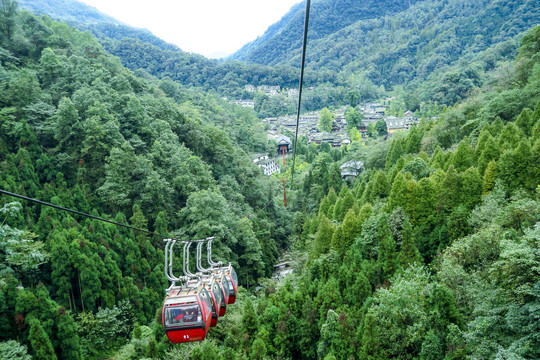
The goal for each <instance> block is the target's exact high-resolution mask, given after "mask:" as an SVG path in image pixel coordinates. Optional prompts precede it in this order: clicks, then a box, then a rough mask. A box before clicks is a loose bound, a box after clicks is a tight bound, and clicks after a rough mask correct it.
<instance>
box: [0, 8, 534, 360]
mask: <svg viewBox="0 0 540 360" xmlns="http://www.w3.org/2000/svg"><path fill="white" fill-rule="evenodd" d="M436 2H437V1H436ZM451 2H452V3H454V2H455V1H451ZM513 35H516V36H515V37H514V36H513V37H512V39H510V40H508V42H507V43H504V42H503V43H501V44H503V45H493V46H491V47H489V49H487V50H485V52H479V53H478V54H477V55H475V56H474V57H472V58H471V59H470V60H471V63H475V62H476V61H480V59H481V57H482V56H484V55H489V54H493V58H492V59H493V62H492V63H491V65H490V66H486V67H483V68H479V69H477V70H478V74H480V78H479V80H478V81H472V82H466V84H465V86H467V89H466V90H463V91H462V92H460V93H459V96H456V97H455V98H454V99H452V101H450V100H449V101H448V102H443V103H444V104H445V106H440V105H441V103H439V102H437V103H436V100H434V99H433V98H430V97H429V96H427V97H425V98H421V100H422V101H423V102H424V104H426V105H425V106H432V107H431V109H432V110H431V112H432V114H430V116H429V117H426V118H424V119H422V121H421V122H420V123H419V124H418V125H415V126H413V127H412V128H411V129H410V130H409V131H407V132H399V133H395V134H393V136H392V137H387V136H384V134H383V136H377V134H373V136H371V137H369V138H366V139H356V140H354V141H353V142H352V144H351V145H349V146H343V147H340V148H332V147H331V146H330V145H329V144H327V143H322V144H321V145H316V144H309V143H308V141H307V138H306V137H303V136H302V137H300V138H299V139H298V141H297V144H296V148H297V159H296V162H295V164H296V166H295V169H294V170H295V171H294V178H293V181H289V183H288V184H289V185H288V189H287V197H288V200H289V206H288V207H284V206H283V193H282V189H283V188H282V185H281V183H280V181H279V180H280V177H277V176H274V177H267V176H264V175H263V174H262V172H261V171H260V169H259V168H258V167H257V166H256V165H254V164H253V162H252V159H251V157H250V155H251V154H252V153H255V152H265V151H268V152H274V151H275V143H273V142H271V141H268V140H267V137H266V134H265V132H264V127H263V126H262V124H261V123H260V121H259V119H258V118H257V114H256V112H255V111H252V110H250V109H245V108H241V107H237V106H235V105H231V104H229V103H227V102H226V101H224V100H222V99H221V97H220V96H218V95H217V94H218V93H219V92H217V91H213V92H206V91H204V89H202V87H200V86H193V84H190V81H188V80H182V79H179V78H173V77H167V76H166V75H164V74H161V75H159V74H151V73H150V72H147V71H140V70H129V69H128V68H126V67H124V65H122V61H124V59H123V58H122V60H121V58H120V57H116V56H119V55H118V54H115V55H116V56H114V55H112V54H110V53H109V52H108V51H107V46H105V45H102V43H103V39H100V40H99V41H98V40H97V39H96V38H95V37H94V36H93V35H92V34H91V33H90V32H81V31H79V30H76V29H75V28H73V27H71V26H69V25H67V24H66V23H62V22H58V21H54V20H52V19H51V18H49V17H48V16H36V15H33V14H32V13H30V12H29V11H26V10H20V9H18V7H17V3H16V2H15V1H12V0H0V189H1V190H5V191H9V192H13V193H17V194H21V195H24V196H28V197H31V198H36V199H39V200H42V201H45V202H49V203H52V204H55V205H58V206H64V207H67V208H70V209H74V210H77V211H80V212H84V213H88V214H91V215H93V216H99V217H103V218H106V219H110V220H112V221H115V222H120V223H123V224H126V225H131V226H134V227H137V228H141V229H145V230H149V231H152V232H156V233H159V234H164V235H168V236H171V237H176V238H184V239H202V238H206V237H209V236H216V235H221V236H220V238H219V239H218V240H216V241H215V242H214V257H215V260H221V261H223V262H225V263H228V262H229V261H230V262H231V263H232V265H233V266H234V268H235V269H236V271H237V273H238V276H239V281H240V285H241V286H240V288H239V292H238V299H237V301H236V303H235V304H233V305H231V306H230V307H229V308H228V309H227V313H226V315H225V316H224V317H222V318H220V319H219V321H218V324H217V326H216V327H215V328H212V329H210V331H209V332H208V335H207V337H206V340H205V341H203V342H200V343H189V344H172V343H170V341H169V340H168V338H167V336H166V335H165V332H164V329H163V325H162V323H161V311H162V310H161V309H162V305H163V299H164V297H165V293H164V290H165V289H166V288H167V287H168V285H169V284H168V282H167V280H166V278H165V276H164V274H163V264H164V246H165V244H164V242H163V241H162V239H161V238H158V237H154V236H150V235H148V234H145V233H141V232H136V231H133V230H129V229H126V228H123V227H118V226H116V225H113V224H109V223H104V222H101V221H98V220H95V219H89V218H86V217H83V216H79V215H76V214H72V213H67V212H63V211H60V210H57V209H53V208H51V207H46V206H43V205H39V204H36V203H32V202H28V201H24V200H18V199H15V198H12V197H9V196H5V195H0V358H1V359H118V360H120V359H193V360H214V359H215V360H220V359H224V360H233V359H324V360H331V359H390V358H396V359H421V360H427V359H448V360H450V359H538V358H540V25H537V26H535V27H531V28H529V29H528V30H527V31H526V32H525V33H520V34H519V37H518V36H517V35H518V33H516V34H513ZM518 39H519V40H518ZM111 41H112V40H111ZM125 41H126V43H130V44H131V43H134V42H133V40H129V41H127V40H125ZM137 41H139V42H140V44H141V46H144V47H149V48H150V47H151V45H149V44H145V43H143V42H142V40H137ZM111 44H112V43H111ZM115 46H116V45H115ZM163 51H164V50H163ZM128 52H129V51H128V49H126V53H128ZM137 54H139V55H140V54H142V53H141V52H139V53H137ZM133 56H135V55H133ZM426 56H428V55H426ZM428 57H429V58H430V56H428ZM203 59H204V58H203ZM465 60H466V58H465V59H464V60H461V61H463V62H465ZM483 61H486V64H487V60H486V58H484V60H483ZM226 64H227V63H224V64H223V65H222V66H228V65H226ZM235 64H236V63H235ZM231 66H232V65H231ZM234 66H237V65H234ZM245 66H246V67H248V65H245ZM249 66H251V65H249ZM257 66H259V65H257ZM340 66H341V65H340ZM452 66H455V69H454V68H452V69H450V70H456V71H460V72H461V73H463V74H468V73H467V71H468V69H467V67H466V66H465V65H462V63H459V62H456V63H455V64H454V65H452ZM267 69H269V71H270V70H271V71H276V73H277V72H278V70H277V69H278V68H270V67H268V68H267ZM446 70H449V69H448V68H446ZM201 71H203V70H201ZM235 71H237V70H235ZM313 71H315V70H313ZM351 71H352V70H351ZM353 72H354V71H353ZM193 73H196V71H194V72H193ZM247 73H249V71H247ZM441 74H442V73H441ZM445 74H446V75H445V76H448V79H449V80H448V81H449V82H448V83H449V84H451V85H449V87H448V88H446V90H441V93H443V94H449V93H450V90H451V89H457V88H459V87H460V86H462V85H463V84H464V83H463V82H461V81H460V80H459V79H458V80H456V77H454V78H452V73H451V71H449V72H447V73H445ZM162 75H163V76H162ZM201 76H203V75H201ZM245 76H247V75H245ZM293 76H296V74H295V73H294V72H293V70H291V78H292V77H293ZM321 76H322V75H321ZM475 76H476V75H474V76H472V77H471V78H475ZM231 77H233V75H231ZM209 78H211V76H210V77H209ZM359 78H360V77H359ZM458 78H459V77H458ZM452 79H453V80H456V81H454V82H452V81H453V80H452ZM423 80H424V79H423V78H416V77H415V78H412V79H407V80H406V81H405V82H404V84H405V85H407V84H413V83H414V82H415V81H416V82H417V84H418V86H419V88H421V89H425V91H426V93H425V94H428V90H429V89H430V82H429V81H431V80H433V79H431V80H429V79H428V80H427V81H426V82H423ZM433 81H435V80H433ZM374 86H375V85H374ZM415 86H416V85H415ZM240 87H243V84H240ZM344 88H346V87H345V86H344ZM431 89H432V90H433V89H434V88H433V87H431ZM380 91H383V93H382V94H381V96H382V95H389V94H398V98H397V99H396V102H401V103H402V104H405V103H407V102H409V101H413V100H414V99H413V100H411V99H410V95H408V94H411V93H410V92H409V93H407V92H406V91H405V90H403V88H400V87H399V86H396V87H395V88H394V89H392V91H393V93H390V92H388V94H387V93H386V91H387V90H384V89H382V90H380ZM388 91H390V90H388ZM400 91H401V92H400ZM433 94H434V93H432V96H435V95H433ZM419 102H420V99H418V103H419ZM348 160H361V161H362V162H363V163H364V170H363V171H362V173H361V174H360V175H359V176H358V177H357V178H356V179H355V180H352V181H351V180H343V179H342V177H341V174H340V168H339V166H340V164H342V163H343V162H345V161H348ZM291 167H292V158H291V157H289V158H287V165H286V166H284V168H283V169H282V171H283V173H284V174H283V175H289V174H291ZM284 252H287V253H289V254H291V255H292V257H293V258H294V259H295V262H296V266H295V271H294V273H293V274H292V275H290V276H289V277H287V278H286V279H285V280H284V281H283V280H282V281H280V282H276V281H274V280H272V279H271V276H272V273H273V267H274V265H275V264H276V262H277V260H278V259H279V257H280V255H281V254H283V253H284ZM256 289H257V290H256Z"/></svg>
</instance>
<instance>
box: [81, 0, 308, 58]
mask: <svg viewBox="0 0 540 360" xmlns="http://www.w3.org/2000/svg"><path fill="white" fill-rule="evenodd" d="M80 1H82V2H84V3H86V4H88V5H91V6H94V7H95V8H97V9H98V10H99V11H101V12H103V13H105V14H107V15H110V16H112V17H114V18H116V19H118V20H120V21H122V22H124V23H126V24H128V25H131V26H135V27H139V28H146V29H148V30H150V31H151V32H152V33H153V34H154V35H156V36H158V37H160V38H162V39H163V40H165V41H167V42H170V43H173V44H175V45H177V46H178V47H180V48H181V49H182V50H184V51H188V52H194V53H198V54H202V55H204V56H206V57H221V56H224V55H228V54H231V53H233V52H235V51H236V50H238V49H240V48H241V47H242V46H243V45H244V44H246V43H248V42H250V41H252V40H255V39H256V38H257V36H259V35H262V34H263V33H264V31H265V30H266V29H267V28H268V27H269V26H270V25H272V24H273V23H275V22H277V21H278V20H279V19H281V18H282V17H283V15H285V14H286V13H287V11H289V9H290V8H291V7H292V6H293V5H294V4H296V3H299V2H302V0H153V1H148V0H80Z"/></svg>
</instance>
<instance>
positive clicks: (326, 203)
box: [319, 196, 330, 215]
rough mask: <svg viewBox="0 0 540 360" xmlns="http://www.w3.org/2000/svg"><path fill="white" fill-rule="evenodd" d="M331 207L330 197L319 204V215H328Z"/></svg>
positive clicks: (326, 197)
mask: <svg viewBox="0 0 540 360" xmlns="http://www.w3.org/2000/svg"><path fill="white" fill-rule="evenodd" d="M329 207H330V200H328V196H325V197H324V198H323V199H322V201H321V203H320V204H319V215H322V214H324V215H328V208H329Z"/></svg>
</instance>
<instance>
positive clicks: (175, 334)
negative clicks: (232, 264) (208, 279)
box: [161, 286, 212, 343]
mask: <svg viewBox="0 0 540 360" xmlns="http://www.w3.org/2000/svg"><path fill="white" fill-rule="evenodd" d="M161 316H162V322H163V326H164V328H165V333H166V334H167V337H168V338H169V340H171V342H173V343H184V342H191V341H201V340H204V338H205V337H206V333H207V332H208V328H209V327H210V323H211V321H212V301H211V297H210V295H209V294H208V291H207V290H206V289H205V287H204V286H198V287H195V288H181V289H173V290H172V291H171V292H170V294H169V295H168V296H167V297H166V298H165V303H164V304H163V311H162V315H161Z"/></svg>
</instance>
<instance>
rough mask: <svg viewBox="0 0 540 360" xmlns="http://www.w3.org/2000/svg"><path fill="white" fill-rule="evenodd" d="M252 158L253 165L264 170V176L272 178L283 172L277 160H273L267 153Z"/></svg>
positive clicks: (257, 154) (256, 154)
mask: <svg viewBox="0 0 540 360" xmlns="http://www.w3.org/2000/svg"><path fill="white" fill-rule="evenodd" d="M252 158H253V163H254V164H255V165H257V166H258V167H259V168H261V169H262V170H263V172H264V175H267V176H270V175H272V174H274V173H277V172H279V171H280V170H281V169H280V168H279V166H278V165H277V164H276V161H275V159H271V158H270V157H269V156H268V154H267V153H255V154H253V156H252Z"/></svg>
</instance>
